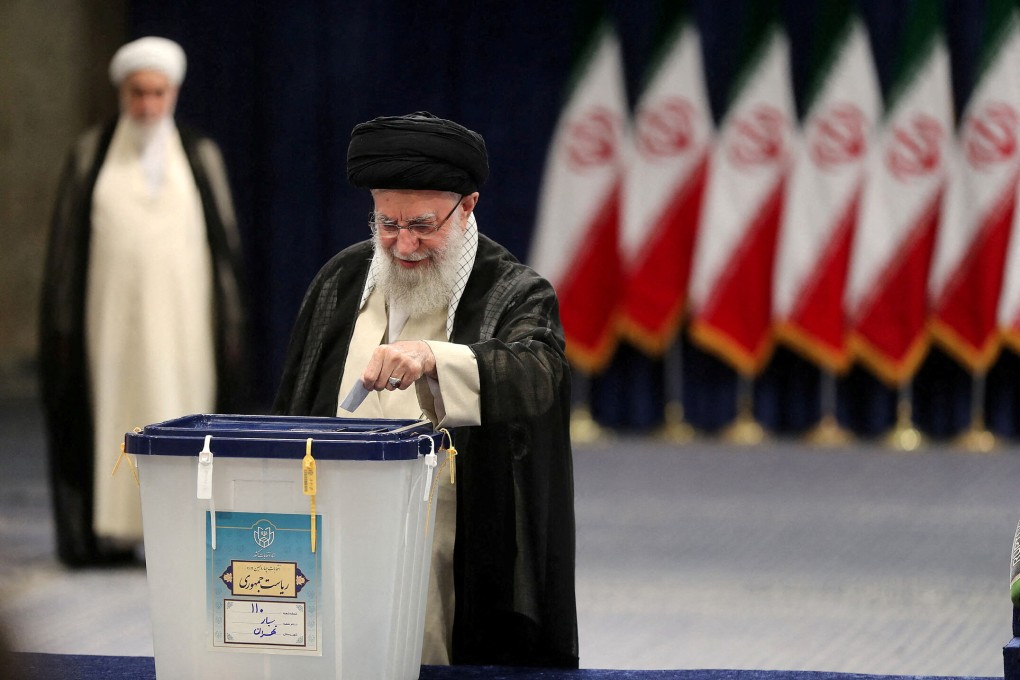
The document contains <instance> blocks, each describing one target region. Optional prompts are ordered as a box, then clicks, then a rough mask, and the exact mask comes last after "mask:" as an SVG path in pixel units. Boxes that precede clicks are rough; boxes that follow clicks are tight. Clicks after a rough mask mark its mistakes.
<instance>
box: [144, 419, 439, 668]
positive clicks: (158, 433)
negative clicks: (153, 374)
mask: <svg viewBox="0 0 1020 680" xmlns="http://www.w3.org/2000/svg"><path fill="white" fill-rule="evenodd" d="M441 437H442V435H441V434H440V433H438V432H434V431H433V429H432V426H431V424H430V423H428V422H425V421H406V420H366V419H361V420H358V419H343V418H318V417H295V416H248V415H191V416H187V417H183V418H178V419H175V420H169V421H166V422H162V423H156V424H153V425H148V426H147V427H145V428H142V429H140V430H136V431H135V432H130V433H127V434H126V435H125V443H124V447H125V448H124V450H125V453H127V454H131V455H132V457H133V460H134V461H135V464H136V466H137V475H138V480H139V486H140V490H141V500H142V524H143V529H144V538H145V562H146V573H147V581H148V589H149V603H150V609H151V618H152V628H153V631H152V633H153V648H154V654H155V665H156V677H157V678H158V680H172V679H174V678H182V679H187V680H197V679H202V678H215V679H216V680H226V679H229V678H242V677H243V678H263V679H267V680H268V679H269V678H303V679H309V680H316V679H321V678H345V679H351V680H355V679H356V680H370V679H372V678H386V679H390V678H393V679H398V680H402V679H413V678H417V677H418V675H419V669H420V665H421V644H422V632H423V627H424V617H425V600H426V594H427V590H428V578H429V566H430V558H431V550H432V533H433V532H432V529H433V527H432V524H433V523H434V521H435V505H434V503H433V499H434V490H435V489H434V481H437V480H438V476H437V474H436V470H437V463H438V462H441V460H442V457H443V456H445V453H441V452H440V446H441V443H442V440H441Z"/></svg>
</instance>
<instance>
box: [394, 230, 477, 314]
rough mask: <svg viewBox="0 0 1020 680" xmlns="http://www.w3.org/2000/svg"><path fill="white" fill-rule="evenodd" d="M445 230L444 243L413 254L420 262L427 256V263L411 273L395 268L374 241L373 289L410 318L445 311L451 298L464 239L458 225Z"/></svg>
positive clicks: (395, 265) (407, 270)
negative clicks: (375, 269) (428, 259)
mask: <svg viewBox="0 0 1020 680" xmlns="http://www.w3.org/2000/svg"><path fill="white" fill-rule="evenodd" d="M445 228H448V229H450V232H451V233H450V236H449V238H448V239H447V241H446V243H445V244H443V246H442V247H439V248H431V249H429V250H428V251H426V252H423V253H416V256H418V257H419V258H420V259H424V257H421V256H425V257H428V256H431V261H430V262H429V263H428V264H427V265H424V266H418V267H415V268H414V269H404V268H403V267H401V266H400V265H399V264H397V262H396V261H395V260H396V259H397V258H396V256H395V255H394V254H393V253H392V252H391V249H387V248H386V247H384V246H383V245H382V244H381V243H380V242H379V239H378V238H376V239H375V257H376V259H377V260H378V263H379V267H378V270H377V271H376V275H377V276H376V286H377V287H378V289H379V291H380V292H382V293H384V294H385V295H386V298H387V299H388V300H389V301H390V302H391V303H392V304H395V305H397V306H398V307H400V308H402V309H405V310H407V311H408V312H409V313H410V314H411V316H416V315H419V314H429V313H431V312H437V311H440V310H443V309H446V308H447V307H448V306H449V304H450V299H451V298H452V297H453V290H454V288H455V287H456V285H457V278H458V273H459V272H458V270H459V265H460V258H461V255H462V254H463V252H464V243H465V241H466V239H465V235H464V230H463V229H461V225H453V224H448V225H447V226H446V227H445ZM394 245H395V244H394ZM392 247H393V246H391V248H392Z"/></svg>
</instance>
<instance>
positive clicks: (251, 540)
mask: <svg viewBox="0 0 1020 680" xmlns="http://www.w3.org/2000/svg"><path fill="white" fill-rule="evenodd" d="M315 523H316V526H315V530H316V531H315V533H316V535H317V536H320V537H321V536H322V516H321V515H316V516H315ZM213 527H215V529H214V528H213ZM214 530H215V531H216V548H215V550H214V549H213V542H212V532H213V531H214ZM311 535H312V534H311V522H310V521H309V516H308V515H303V514H302V515H299V514H282V513H251V512H217V513H216V522H215V524H213V522H212V521H211V515H210V514H209V513H206V548H205V550H206V565H207V573H206V576H207V583H208V603H209V614H208V623H209V628H210V638H211V645H212V647H215V648H216V649H220V650H224V651H230V650H233V651H263V652H272V653H276V654H313V655H321V654H322V649H321V647H320V646H319V640H320V631H321V621H320V618H319V598H320V595H321V592H322V590H321V575H322V545H321V539H320V541H319V543H320V544H319V545H317V546H316V550H315V552H314V553H313V552H312V540H311Z"/></svg>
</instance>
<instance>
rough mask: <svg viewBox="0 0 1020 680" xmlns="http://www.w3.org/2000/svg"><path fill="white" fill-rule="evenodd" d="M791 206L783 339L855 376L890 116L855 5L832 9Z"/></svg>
mask: <svg viewBox="0 0 1020 680" xmlns="http://www.w3.org/2000/svg"><path fill="white" fill-rule="evenodd" d="M822 7H823V10H822V13H821V20H820V22H819V25H818V31H817V33H816V37H815V40H816V41H817V42H816V44H817V45H819V49H818V50H817V51H816V52H815V53H813V54H812V55H811V56H812V59H811V71H810V74H809V89H808V92H807V97H806V103H805V114H804V119H803V123H802V125H801V132H800V135H799V137H798V140H797V141H798V148H797V152H796V160H795V161H794V169H793V173H792V175H791V177H790V183H789V187H788V190H787V195H786V199H785V208H784V212H783V224H782V228H781V230H780V236H779V246H778V255H777V260H776V271H775V279H774V281H775V283H774V285H775V290H774V298H773V305H774V314H775V320H776V335H777V337H778V338H779V339H780V340H782V341H783V342H784V343H785V344H787V345H788V346H790V347H792V348H793V349H795V350H797V351H799V352H800V353H802V354H803V355H805V356H806V357H807V358H808V359H810V360H811V361H813V362H815V363H816V364H818V365H819V366H821V367H823V368H825V369H826V370H828V371H830V372H842V371H844V370H846V368H847V367H848V366H849V363H850V360H849V352H848V349H847V342H846V339H847V327H846V316H845V313H844V308H843V295H844V292H845V290H846V281H847V273H848V269H849V261H850V248H851V245H852V243H853V237H854V230H855V228H856V225H857V212H858V207H859V205H860V197H861V189H862V186H863V181H864V161H865V158H866V152H867V149H868V146H869V145H870V143H871V141H872V138H873V131H874V127H875V123H876V122H877V120H878V117H879V116H880V115H881V112H882V95H881V92H880V90H879V86H878V78H877V75H876V73H875V65H874V61H873V59H872V56H871V46H870V43H869V42H868V35H867V30H866V28H865V27H864V24H863V22H862V21H861V20H860V18H859V17H858V16H857V15H856V13H855V11H854V2H853V0H826V2H825V3H824V4H823V5H822Z"/></svg>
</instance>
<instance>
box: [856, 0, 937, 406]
mask: <svg viewBox="0 0 1020 680" xmlns="http://www.w3.org/2000/svg"><path fill="white" fill-rule="evenodd" d="M939 8H940V2H939V0H917V2H915V3H914V5H913V11H912V13H911V15H910V16H909V17H907V22H906V27H907V28H906V35H905V37H904V41H903V44H902V46H901V50H902V51H901V55H900V60H899V62H898V64H897V70H896V74H895V76H894V81H893V84H892V88H891V91H890V93H889V96H888V98H887V102H886V111H885V116H884V119H883V120H882V123H881V130H880V135H879V139H878V142H877V144H876V145H875V147H874V148H873V153H871V154H870V157H869V159H868V181H867V185H866V187H865V191H864V196H863V197H862V199H861V213H860V219H859V222H858V228H857V236H856V238H855V239H854V247H853V250H852V254H851V260H850V262H851V269H850V281H849V285H848V289H847V298H846V300H847V311H848V314H849V315H850V319H851V327H852V333H851V346H852V350H853V352H854V354H855V355H856V356H857V358H858V359H859V360H860V361H861V363H862V364H863V365H865V366H867V367H868V368H869V369H870V370H871V371H873V372H874V373H875V375H877V376H878V377H879V378H881V379H882V380H884V381H885V382H886V383H887V384H889V385H891V386H893V387H899V386H902V385H903V384H904V383H906V382H907V381H908V380H909V379H910V378H911V377H912V376H913V374H914V372H915V370H916V369H917V366H918V364H920V362H921V359H922V358H923V357H924V353H925V351H926V350H927V337H926V334H925V326H926V322H927V316H928V314H927V310H928V304H927V302H928V299H927V285H928V274H929V271H930V269H931V261H932V250H933V246H934V243H935V232H936V228H937V226H938V221H939V210H940V202H941V200H942V194H943V189H944V187H945V180H946V165H947V157H948V155H949V153H950V146H951V144H950V137H951V134H952V129H953V117H952V100H951V97H950V84H949V55H948V52H947V50H946V45H945V41H944V39H943V35H942V27H941V15H940V9H939Z"/></svg>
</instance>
